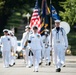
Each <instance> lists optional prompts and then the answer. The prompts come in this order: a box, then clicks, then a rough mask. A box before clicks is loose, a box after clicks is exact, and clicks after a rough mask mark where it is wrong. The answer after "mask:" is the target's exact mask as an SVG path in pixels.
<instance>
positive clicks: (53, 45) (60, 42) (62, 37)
mask: <svg viewBox="0 0 76 75" xmlns="http://www.w3.org/2000/svg"><path fill="white" fill-rule="evenodd" d="M3 32H4V36H1V40H0V44H1V45H2V47H1V48H2V57H3V64H4V67H5V68H8V67H12V66H13V65H15V60H16V57H15V54H16V50H17V38H16V37H15V36H14V33H13V32H12V31H10V30H8V29H4V30H3ZM21 47H22V51H23V58H24V61H25V63H26V67H28V68H31V67H32V66H33V67H34V72H38V70H39V65H41V64H42V63H43V61H44V62H45V65H46V66H47V65H48V66H50V65H51V63H52V61H51V60H53V64H54V65H55V69H56V72H60V71H61V67H62V66H65V51H66V49H67V48H68V40H67V35H66V32H65V30H64V29H63V28H62V27H60V20H56V21H55V28H53V29H52V31H51V32H49V30H47V29H45V31H44V35H43V36H41V35H40V34H39V33H38V27H37V26H33V28H32V30H31V28H30V27H29V26H26V27H25V32H24V33H23V36H22V39H21ZM50 52H52V57H51V55H50Z"/></svg>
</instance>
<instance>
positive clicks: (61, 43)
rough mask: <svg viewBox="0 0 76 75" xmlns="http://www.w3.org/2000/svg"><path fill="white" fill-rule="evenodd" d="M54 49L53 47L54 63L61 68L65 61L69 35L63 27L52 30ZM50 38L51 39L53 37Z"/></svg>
mask: <svg viewBox="0 0 76 75" xmlns="http://www.w3.org/2000/svg"><path fill="white" fill-rule="evenodd" d="M51 38H52V44H50V45H52V49H53V63H54V64H55V66H56V69H57V68H61V66H62V64H63V63H64V56H65V50H66V48H67V47H68V41H67V35H66V33H65V31H64V29H63V28H60V29H59V31H57V29H56V28H54V29H53V30H52V37H51ZM51 38H50V39H51Z"/></svg>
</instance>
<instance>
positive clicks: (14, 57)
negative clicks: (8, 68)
mask: <svg viewBox="0 0 76 75" xmlns="http://www.w3.org/2000/svg"><path fill="white" fill-rule="evenodd" d="M15 53H16V52H14V53H13V54H15ZM15 60H16V56H15V55H12V54H11V64H10V65H13V64H14V63H15Z"/></svg>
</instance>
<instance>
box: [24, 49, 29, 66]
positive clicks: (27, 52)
mask: <svg viewBox="0 0 76 75" xmlns="http://www.w3.org/2000/svg"><path fill="white" fill-rule="evenodd" d="M28 54H29V50H28V48H26V49H25V60H26V64H27V65H28V59H29V57H28Z"/></svg>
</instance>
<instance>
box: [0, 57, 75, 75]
mask: <svg viewBox="0 0 76 75" xmlns="http://www.w3.org/2000/svg"><path fill="white" fill-rule="evenodd" d="M0 75H76V56H66V67H63V68H62V71H61V72H60V73H57V72H55V68H54V65H53V64H52V65H51V66H45V65H44V64H42V65H41V66H40V67H39V72H33V67H32V68H26V67H25V64H24V61H23V59H17V60H16V65H15V66H14V67H10V68H3V64H2V59H0Z"/></svg>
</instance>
